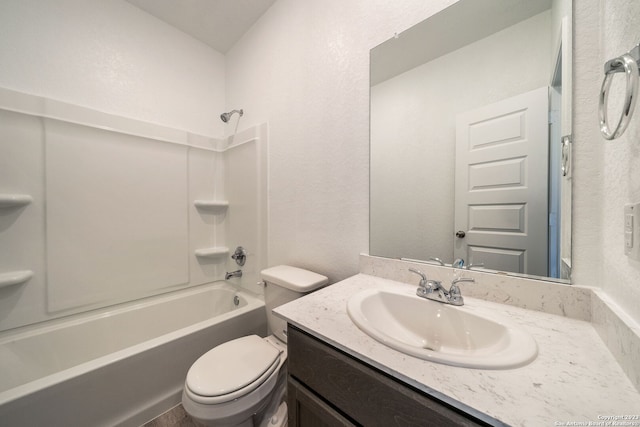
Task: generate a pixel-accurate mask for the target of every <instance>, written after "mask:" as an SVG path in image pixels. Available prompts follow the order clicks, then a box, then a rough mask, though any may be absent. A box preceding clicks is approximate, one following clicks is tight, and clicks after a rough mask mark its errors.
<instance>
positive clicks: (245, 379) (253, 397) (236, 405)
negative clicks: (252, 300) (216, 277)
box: [182, 265, 328, 427]
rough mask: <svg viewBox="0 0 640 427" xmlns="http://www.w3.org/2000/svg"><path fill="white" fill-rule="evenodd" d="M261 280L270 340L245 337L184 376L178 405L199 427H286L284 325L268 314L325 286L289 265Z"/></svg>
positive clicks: (272, 270) (318, 278) (212, 352)
mask: <svg viewBox="0 0 640 427" xmlns="http://www.w3.org/2000/svg"><path fill="white" fill-rule="evenodd" d="M261 275H262V280H263V281H264V283H265V291H264V297H265V308H266V310H267V323H268V325H269V329H270V331H271V333H272V335H269V336H268V337H266V338H261V337H259V336H257V335H249V336H246V337H242V338H237V339H234V340H231V341H227V342H225V343H223V344H220V345H219V346H217V347H214V348H213V349H211V350H209V351H208V352H207V353H205V354H204V355H202V356H201V357H200V358H199V359H198V360H196V361H195V362H194V364H193V365H191V368H190V369H189V372H188V373H187V378H186V380H185V384H184V391H183V393H182V405H183V406H184V409H185V411H187V413H188V414H189V415H191V417H192V418H194V419H195V420H196V421H198V422H200V423H202V424H204V425H207V426H221V427H222V426H224V427H226V426H229V427H231V426H242V427H244V426H247V427H249V426H259V427H284V426H286V425H287V404H286V399H285V393H286V385H287V378H286V376H287V372H286V360H287V345H286V342H287V335H286V334H287V331H286V328H287V324H286V322H285V321H284V320H282V319H280V318H277V317H276V316H275V315H273V314H272V312H271V311H272V310H273V309H274V308H275V307H278V306H279V305H282V304H285V303H287V302H289V301H293V300H294V299H296V298H300V297H301V296H303V295H305V294H307V293H309V292H312V291H314V290H316V289H318V288H320V287H322V286H324V285H326V284H327V281H328V279H327V278H326V277H325V276H322V275H320V274H317V273H313V272H311V271H308V270H303V269H301V268H296V267H291V266H288V265H279V266H277V267H271V268H267V269H266V270H262V272H261Z"/></svg>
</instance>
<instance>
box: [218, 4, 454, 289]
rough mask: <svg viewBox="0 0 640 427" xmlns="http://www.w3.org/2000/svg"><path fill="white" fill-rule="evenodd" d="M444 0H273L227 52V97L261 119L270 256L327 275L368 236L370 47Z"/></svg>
mask: <svg viewBox="0 0 640 427" xmlns="http://www.w3.org/2000/svg"><path fill="white" fill-rule="evenodd" d="M451 3H453V2H452V1H445V0H439V1H429V2H425V1H421V0H408V1H403V2H389V1H383V0H376V1H371V0H354V1H348V2H345V1H341V0H327V1H318V2H315V1H314V2H301V1H297V0H280V1H278V2H276V3H275V4H274V5H273V6H272V7H271V8H270V9H269V10H268V11H267V13H266V14H265V15H264V16H262V18H261V19H260V20H259V21H258V22H257V23H256V24H255V25H254V26H253V27H252V29H251V30H250V31H249V32H248V33H247V34H246V35H245V36H244V37H243V39H241V40H240V42H238V44H237V45H236V46H235V47H234V48H233V49H231V51H230V52H229V53H228V54H227V57H226V60H227V102H228V103H227V106H228V108H244V109H245V116H244V117H243V119H242V122H241V126H249V125H251V124H257V123H262V122H268V123H269V132H270V135H269V168H270V169H269V215H270V218H269V264H270V265H275V264H279V263H290V264H293V265H297V266H301V267H306V268H309V269H312V270H315V271H318V272H320V273H323V274H327V275H328V276H329V278H330V280H332V281H335V280H338V279H342V278H345V277H347V276H349V275H352V274H354V273H356V272H357V271H358V254H359V253H360V252H368V235H369V229H368V225H369V218H368V215H369V206H368V205H369V196H368V193H369V174H368V170H369V167H368V165H369V131H368V130H369V78H368V76H369V49H371V48H372V47H373V46H375V45H377V44H379V43H381V42H383V41H384V40H386V39H388V38H389V37H391V36H392V35H393V34H394V33H395V32H400V31H402V30H404V29H406V28H408V27H410V26H412V25H414V24H416V23H417V22H419V21H421V20H422V19H424V18H426V17H427V16H429V15H431V14H432V13H434V12H435V11H437V10H440V9H442V8H443V7H444V6H445V5H447V4H451Z"/></svg>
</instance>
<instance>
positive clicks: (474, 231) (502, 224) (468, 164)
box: [454, 87, 549, 276]
mask: <svg viewBox="0 0 640 427" xmlns="http://www.w3.org/2000/svg"><path fill="white" fill-rule="evenodd" d="M548 99H549V91H548V88H547V87H544V88H540V89H536V90H533V91H531V92H527V93H524V94H521V95H517V96H514V97H512V98H509V99H505V100H503V101H500V102H497V103H494V104H490V105H487V106H484V107H481V108H478V109H476V110H473V111H468V112H465V113H462V114H459V115H458V117H457V121H456V183H455V193H456V194H455V236H454V254H455V258H462V259H464V260H465V262H466V264H467V265H468V264H470V263H473V264H479V263H483V264H484V267H485V268H489V269H492V270H499V271H510V272H517V273H525V274H534V275H540V276H547V264H548V257H547V250H548V249H547V248H548V243H547V240H548V232H547V224H548V196H547V188H548V179H547V176H548V151H549V143H548V135H549V130H548V122H549V120H548V103H549V101H548Z"/></svg>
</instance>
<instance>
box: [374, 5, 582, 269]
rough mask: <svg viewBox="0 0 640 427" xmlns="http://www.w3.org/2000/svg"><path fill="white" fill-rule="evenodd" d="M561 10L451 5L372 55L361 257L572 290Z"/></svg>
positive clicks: (565, 22) (565, 20) (565, 12)
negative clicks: (365, 239) (531, 279)
mask: <svg viewBox="0 0 640 427" xmlns="http://www.w3.org/2000/svg"><path fill="white" fill-rule="evenodd" d="M571 7H572V5H571V0H461V1H458V2H457V3H455V4H453V5H452V6H450V7H448V8H446V9H444V10H442V11H441V12H439V13H437V14H435V15H433V16H431V17H430V18H428V19H426V20H425V21H423V22H421V23H419V24H417V25H415V26H414V27H412V28H410V29H408V30H407V31H404V32H402V33H401V34H399V35H397V36H396V37H394V38H392V39H390V40H388V41H386V42H384V43H383V44H381V45H379V46H377V47H375V48H374V49H372V50H371V178H370V180H371V183H370V189H371V190H370V191H371V195H370V204H371V205H370V215H371V218H370V227H371V228H370V254H371V255H376V256H383V257H390V258H401V259H410V260H419V261H425V262H438V263H440V262H441V263H444V264H445V265H455V266H464V267H469V266H471V268H478V269H484V270H485V271H496V272H507V273H510V274H518V275H528V276H537V277H545V278H550V279H552V280H559V281H569V280H570V274H571V170H570V167H571V165H570V163H569V159H570V147H571V144H570V141H571V49H572V47H571ZM434 259H437V260H435V261H434Z"/></svg>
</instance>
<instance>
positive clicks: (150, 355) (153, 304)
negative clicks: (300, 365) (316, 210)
mask: <svg viewBox="0 0 640 427" xmlns="http://www.w3.org/2000/svg"><path fill="white" fill-rule="evenodd" d="M235 297H237V298H238V299H237V303H238V304H237V305H236V300H235ZM249 334H260V335H264V334H266V318H265V314H264V302H263V301H262V300H261V299H260V298H257V297H256V296H254V295H251V294H249V293H247V292H238V291H237V289H236V288H235V286H233V285H231V284H227V283H224V282H218V283H217V284H214V285H206V286H203V287H198V288H195V289H192V290H189V291H182V292H179V293H176V294H172V295H165V296H160V297H153V298H149V299H148V300H145V301H139V302H136V303H130V304H126V305H124V306H122V307H120V308H118V309H103V310H98V311H96V312H94V313H92V314H83V315H76V316H72V317H70V318H68V319H60V320H54V321H51V322H47V323H46V324H45V325H33V326H29V327H25V328H21V329H16V330H13V331H8V332H4V333H2V334H0V366H2V370H0V420H2V423H3V424H6V425H15V426H18V425H20V426H22V425H24V426H27V425H34V426H35V425H47V426H69V425H94V426H99V425H105V426H106V425H123V426H138V425H141V424H143V423H144V422H146V421H148V420H149V419H151V418H153V417H155V416H157V415H158V414H161V413H162V412H164V411H166V410H168V409H170V408H171V407H173V406H175V405H177V404H178V403H179V402H180V396H181V393H182V386H183V382H184V378H185V376H186V374H187V370H188V369H189V367H190V366H191V364H192V363H193V362H194V361H195V360H196V359H197V358H198V357H200V356H201V355H202V354H204V353H205V352H207V351H208V350H210V349H211V348H212V347H214V346H216V345H218V344H221V343H223V342H226V341H228V340H231V339H233V338H238V337H241V336H244V335H249ZM29 408H37V410H32V409H29Z"/></svg>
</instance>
